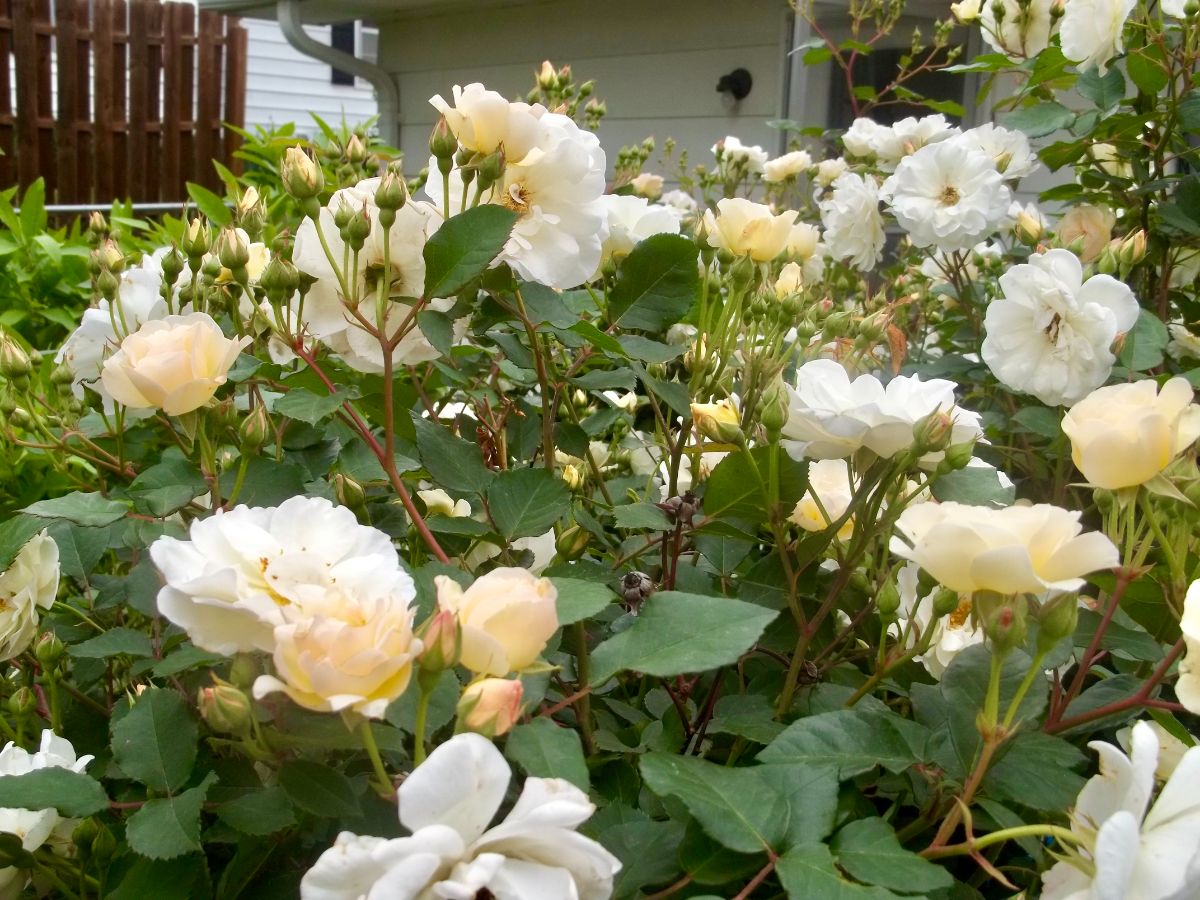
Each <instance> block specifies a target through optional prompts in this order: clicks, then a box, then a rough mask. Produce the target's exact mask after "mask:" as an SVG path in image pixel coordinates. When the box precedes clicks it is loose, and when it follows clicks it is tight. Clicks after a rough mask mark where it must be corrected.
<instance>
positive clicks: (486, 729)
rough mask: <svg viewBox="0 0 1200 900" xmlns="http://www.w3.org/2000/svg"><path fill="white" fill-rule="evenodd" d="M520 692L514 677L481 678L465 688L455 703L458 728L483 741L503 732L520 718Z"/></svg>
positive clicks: (518, 682) (521, 690)
mask: <svg viewBox="0 0 1200 900" xmlns="http://www.w3.org/2000/svg"><path fill="white" fill-rule="evenodd" d="M522 692H523V688H522V687H521V682H520V680H519V679H516V678H514V679H512V680H511V681H510V680H509V679H507V678H484V679H483V680H482V681H476V682H474V683H473V684H470V685H468V686H467V689H466V690H465V691H463V695H462V699H461V700H459V701H458V710H457V713H458V721H459V723H460V725H461V727H462V728H464V729H466V730H467V731H474V732H476V733H478V734H482V735H483V736H484V737H486V738H494V737H498V736H499V735H502V734H504V733H506V732H507V731H508V730H509V729H511V728H512V727H513V725H515V724H516V722H517V719H518V718H519V717H520V715H521V694H522Z"/></svg>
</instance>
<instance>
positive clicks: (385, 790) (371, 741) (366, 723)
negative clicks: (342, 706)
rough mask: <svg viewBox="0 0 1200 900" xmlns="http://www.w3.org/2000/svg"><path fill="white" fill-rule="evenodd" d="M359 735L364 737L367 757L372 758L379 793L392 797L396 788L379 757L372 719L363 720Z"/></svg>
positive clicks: (381, 758)
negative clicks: (372, 728) (372, 729)
mask: <svg viewBox="0 0 1200 900" xmlns="http://www.w3.org/2000/svg"><path fill="white" fill-rule="evenodd" d="M359 733H360V734H361V735H362V742H363V749H365V750H366V751H367V756H369V757H371V765H372V766H373V767H374V769H375V777H376V778H377V779H379V784H378V789H379V792H380V794H381V795H382V796H384V797H390V796H391V795H392V794H393V793H395V790H396V787H395V785H393V784H392V779H391V777H390V776H389V775H388V773H387V769H385V768H384V766H383V757H381V756H380V755H379V745H378V744H376V743H375V735H374V734H373V733H372V731H371V720H370V719H363V721H362V725H360V726H359Z"/></svg>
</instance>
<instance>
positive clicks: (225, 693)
mask: <svg viewBox="0 0 1200 900" xmlns="http://www.w3.org/2000/svg"><path fill="white" fill-rule="evenodd" d="M213 680H214V681H215V682H216V684H214V685H213V686H212V687H206V688H201V689H200V694H199V696H198V697H197V698H196V705H197V706H198V707H199V708H200V718H202V719H203V720H204V721H205V723H206V724H207V725H208V727H209V728H211V729H212V730H213V731H215V732H216V733H217V734H235V735H244V734H247V733H248V732H249V731H250V725H251V722H252V721H253V717H254V711H253V709H252V708H251V706H250V698H249V697H247V696H246V694H245V693H244V692H243V691H242V690H241V689H239V688H237V687H235V686H234V685H232V684H230V683H229V682H227V681H222V680H221V679H219V678H216V677H215V676H214V678H213Z"/></svg>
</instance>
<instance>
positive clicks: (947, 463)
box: [938, 441, 975, 472]
mask: <svg viewBox="0 0 1200 900" xmlns="http://www.w3.org/2000/svg"><path fill="white" fill-rule="evenodd" d="M974 458H975V442H974V441H964V442H963V443H961V444H951V445H950V446H949V447H947V448H946V455H945V457H944V458H943V459H942V462H941V464H940V465H939V466H938V472H953V471H955V470H957V469H963V468H966V466H967V464H968V463H970V461H971V460H972V459H974Z"/></svg>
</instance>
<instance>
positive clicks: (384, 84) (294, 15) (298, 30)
mask: <svg viewBox="0 0 1200 900" xmlns="http://www.w3.org/2000/svg"><path fill="white" fill-rule="evenodd" d="M275 15H276V18H278V20H279V28H280V30H281V31H282V32H283V36H284V37H285V38H287V42H288V43H289V44H291V45H292V46H293V47H295V48H296V49H297V50H299V51H300V52H301V53H303V54H304V55H305V56H311V57H312V58H313V59H317V60H320V61H321V62H323V63H328V64H329V65H331V66H333V67H334V68H335V69H341V70H342V71H343V72H349V73H350V74H351V75H355V76H357V77H359V78H362V79H363V80H365V81H368V82H370V83H371V86H372V87H373V88H375V99H376V102H378V104H379V137H380V139H381V140H382V141H383V142H384V143H385V144H389V145H391V146H393V147H396V148H399V146H400V89H399V88H398V87H397V86H396V80H395V79H394V78H392V76H391V75H390V74H389V73H388V72H387V71H385V70H384V69H382V68H380V67H379V66H377V65H375V64H374V63H369V62H367V61H366V60H365V59H359V58H358V57H357V56H353V55H351V54H349V53H343V52H342V51H341V50H335V49H334V48H333V47H330V46H328V45H327V44H322V43H321V42H320V41H318V40H314V39H313V38H312V37H310V36H309V34H308V32H306V31H305V30H304V28H303V26H302V25H301V19H302V17H301V15H300V0H276V3H275Z"/></svg>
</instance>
